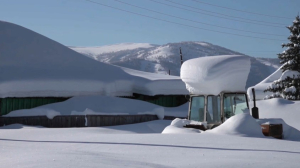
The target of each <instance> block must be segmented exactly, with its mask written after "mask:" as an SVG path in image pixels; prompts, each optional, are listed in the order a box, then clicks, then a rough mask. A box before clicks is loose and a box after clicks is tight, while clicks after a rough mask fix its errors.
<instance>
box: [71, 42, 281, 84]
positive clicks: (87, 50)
mask: <svg viewBox="0 0 300 168" xmlns="http://www.w3.org/2000/svg"><path fill="white" fill-rule="evenodd" d="M180 47H181V50H182V55H183V60H184V61H186V60H188V59H192V58H197V57H203V56H212V55H244V54H242V53H239V52H236V51H232V50H229V49H226V48H224V47H220V46H217V45H213V44H210V43H207V42H192V41H188V42H179V43H168V44H164V45H155V44H149V43H122V44H116V45H107V46H100V47H70V48H71V49H73V50H75V51H77V52H79V53H82V54H84V55H86V56H88V57H91V58H93V59H95V60H98V61H100V62H105V63H109V64H114V65H118V66H122V67H127V68H131V69H136V70H141V71H146V72H154V73H161V74H168V73H169V70H170V73H171V75H176V76H179V75H180V66H181V65H180V54H179V48H180ZM278 66H279V61H278V59H271V58H254V57H251V70H250V75H249V77H248V81H247V85H246V87H249V86H253V85H255V84H257V83H259V82H260V81H262V80H263V79H265V78H266V77H267V76H269V75H270V74H271V73H273V72H274V71H275V70H276V69H277V68H278Z"/></svg>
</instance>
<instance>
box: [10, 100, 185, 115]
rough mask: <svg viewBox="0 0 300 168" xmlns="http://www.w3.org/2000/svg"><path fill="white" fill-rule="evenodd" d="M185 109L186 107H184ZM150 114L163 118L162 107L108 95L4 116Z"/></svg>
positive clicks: (13, 112) (68, 101) (48, 105)
mask: <svg viewBox="0 0 300 168" xmlns="http://www.w3.org/2000/svg"><path fill="white" fill-rule="evenodd" d="M186 110H187V109H186ZM137 114H152V115H157V117H158V118H159V119H163V118H164V108H163V107H161V106H158V105H155V104H152V103H148V102H145V101H141V100H134V99H127V98H118V97H109V96H83V97H73V98H70V99H68V100H66V101H64V102H59V103H53V104H47V105H43V106H39V107H36V108H33V109H22V110H16V111H12V112H10V113H8V114H6V115H4V117H17V116H47V117H48V118H49V119H52V118H53V117H55V116H58V115H137Z"/></svg>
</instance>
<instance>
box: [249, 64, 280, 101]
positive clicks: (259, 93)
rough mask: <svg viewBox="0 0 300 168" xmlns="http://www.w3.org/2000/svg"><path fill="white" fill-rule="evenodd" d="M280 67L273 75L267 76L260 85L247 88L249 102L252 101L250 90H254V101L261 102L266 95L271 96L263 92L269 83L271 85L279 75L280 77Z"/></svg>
mask: <svg viewBox="0 0 300 168" xmlns="http://www.w3.org/2000/svg"><path fill="white" fill-rule="evenodd" d="M281 67H282V66H281ZM281 67H279V68H278V69H277V70H276V71H275V72H274V73H272V74H271V75H270V76H268V77H267V78H266V79H264V80H263V81H261V82H260V83H258V84H256V85H255V86H252V87H249V88H248V90H247V94H248V96H249V99H250V100H253V95H252V88H254V89H255V99H256V100H262V99H264V98H265V97H266V96H267V95H270V94H272V93H271V92H264V90H266V89H267V88H268V87H269V86H270V84H271V83H273V82H274V81H275V80H278V79H279V78H280V77H281V75H282V70H281Z"/></svg>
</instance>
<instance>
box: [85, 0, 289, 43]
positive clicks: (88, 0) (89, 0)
mask: <svg viewBox="0 0 300 168" xmlns="http://www.w3.org/2000/svg"><path fill="white" fill-rule="evenodd" d="M86 1H87V2H90V3H94V4H97V5H101V6H105V7H108V8H111V9H115V10H119V11H123V12H127V13H131V14H134V15H138V16H143V17H147V18H151V19H155V20H160V21H163V22H167V23H172V24H176V25H181V26H185V27H191V28H195V29H200V30H206V31H211V32H217V33H222V34H230V35H234V36H241V37H248V38H255V39H262V40H272V41H274V40H275V41H283V40H281V39H270V38H263V37H255V36H248V35H242V34H234V33H228V32H222V31H216V30H210V29H205V28H201V27H197V26H192V25H186V24H182V23H178V22H173V21H168V20H165V19H160V18H156V17H152V16H148V15H144V14H140V13H135V12H131V11H128V10H125V9H120V8H116V7H113V6H109V5H105V4H102V3H100V2H95V1H92V0H86Z"/></svg>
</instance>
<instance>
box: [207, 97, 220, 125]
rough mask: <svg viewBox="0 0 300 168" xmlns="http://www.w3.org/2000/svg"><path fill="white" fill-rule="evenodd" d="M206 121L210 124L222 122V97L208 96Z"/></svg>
mask: <svg viewBox="0 0 300 168" xmlns="http://www.w3.org/2000/svg"><path fill="white" fill-rule="evenodd" d="M206 121H207V123H208V124H214V123H220V122H221V104H220V96H207V113H206Z"/></svg>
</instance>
